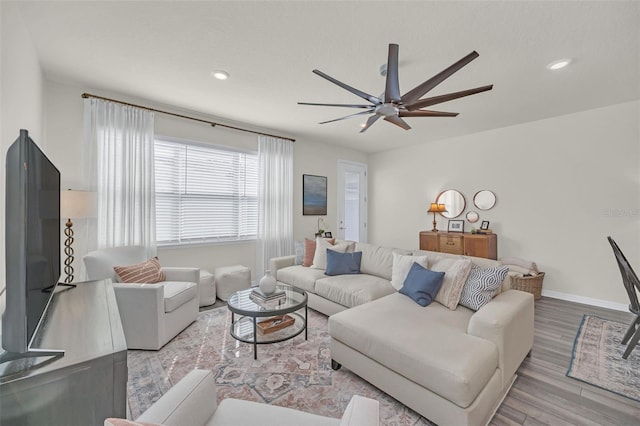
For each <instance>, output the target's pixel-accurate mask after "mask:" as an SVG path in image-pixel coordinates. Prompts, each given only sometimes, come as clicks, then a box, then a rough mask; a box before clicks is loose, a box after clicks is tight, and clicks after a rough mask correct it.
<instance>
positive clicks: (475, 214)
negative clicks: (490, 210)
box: [467, 212, 480, 223]
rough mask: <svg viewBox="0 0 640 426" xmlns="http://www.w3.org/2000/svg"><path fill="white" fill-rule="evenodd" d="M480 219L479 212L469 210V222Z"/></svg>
mask: <svg viewBox="0 0 640 426" xmlns="http://www.w3.org/2000/svg"><path fill="white" fill-rule="evenodd" d="M479 219H480V215H479V214H478V212H467V222H469V223H476V222H477V221H478V220H479Z"/></svg>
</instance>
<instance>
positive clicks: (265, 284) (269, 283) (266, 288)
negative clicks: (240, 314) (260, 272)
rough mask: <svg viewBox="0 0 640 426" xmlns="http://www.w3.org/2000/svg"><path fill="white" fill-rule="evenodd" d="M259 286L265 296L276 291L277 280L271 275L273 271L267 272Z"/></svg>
mask: <svg viewBox="0 0 640 426" xmlns="http://www.w3.org/2000/svg"><path fill="white" fill-rule="evenodd" d="M259 286H260V290H262V292H263V293H264V294H271V293H273V292H274V291H276V279H275V278H274V277H273V275H271V271H265V274H264V277H262V278H260V284H259Z"/></svg>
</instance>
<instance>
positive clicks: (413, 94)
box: [402, 50, 480, 105]
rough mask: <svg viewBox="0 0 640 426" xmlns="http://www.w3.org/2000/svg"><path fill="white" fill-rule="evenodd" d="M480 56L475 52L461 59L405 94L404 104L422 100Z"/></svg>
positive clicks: (403, 97)
mask: <svg viewBox="0 0 640 426" xmlns="http://www.w3.org/2000/svg"><path fill="white" fill-rule="evenodd" d="M478 56H480V55H479V54H478V52H476V51H475V50H474V51H473V52H471V53H469V54H468V55H467V56H465V57H464V58H462V59H460V60H459V61H458V62H456V63H455V64H453V65H450V66H449V67H447V68H445V69H444V70H442V71H440V72H439V73H438V74H436V75H434V76H433V77H431V78H430V79H429V80H427V81H425V82H424V83H422V84H420V85H419V86H416V87H415V88H413V89H411V90H410V91H408V92H407V93H405V94H404V95H403V96H402V102H404V104H405V105H410V104H413V103H414V102H416V101H417V100H418V99H420V98H421V97H422V96H423V95H424V94H425V93H427V92H428V91H429V90H431V89H433V88H434V87H436V86H437V85H438V84H440V83H442V82H443V81H444V80H446V79H447V78H449V77H450V76H451V75H452V74H453V73H455V72H456V71H458V70H459V69H460V68H462V67H464V66H465V65H467V64H468V63H469V62H471V61H473V60H474V59H475V58H477V57H478Z"/></svg>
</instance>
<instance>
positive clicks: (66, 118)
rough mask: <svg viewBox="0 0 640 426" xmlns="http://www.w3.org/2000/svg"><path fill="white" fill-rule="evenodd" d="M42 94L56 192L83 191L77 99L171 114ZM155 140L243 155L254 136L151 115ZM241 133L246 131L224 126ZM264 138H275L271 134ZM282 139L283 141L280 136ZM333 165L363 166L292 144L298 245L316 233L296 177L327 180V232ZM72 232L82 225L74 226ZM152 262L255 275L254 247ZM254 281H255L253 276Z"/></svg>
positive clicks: (54, 91)
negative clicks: (58, 184)
mask: <svg viewBox="0 0 640 426" xmlns="http://www.w3.org/2000/svg"><path fill="white" fill-rule="evenodd" d="M45 92H46V100H47V102H46V122H45V127H46V138H47V140H48V144H49V146H50V147H51V149H50V150H49V152H50V157H51V160H52V161H53V162H54V163H55V164H56V165H57V166H58V167H59V168H60V170H61V172H62V178H61V180H62V188H72V189H84V188H86V184H85V183H84V171H83V167H82V164H83V161H84V150H83V146H82V119H83V115H82V114H83V100H82V99H81V98H80V95H81V94H82V93H83V92H89V93H93V94H96V95H101V96H106V97H110V98H114V99H119V100H123V101H127V102H133V103H137V104H140V105H145V106H150V107H155V108H158V109H163V110H171V107H167V106H166V105H157V104H153V103H152V102H149V101H145V100H140V99H135V98H132V97H130V96H126V95H122V94H117V93H105V92H103V91H102V92H101V91H97V90H93V89H91V88H80V87H74V86H68V85H63V84H59V83H54V82H50V81H47V82H46V84H45ZM174 111H175V112H179V113H183V114H186V115H191V116H197V117H198V118H204V119H208V120H212V121H216V122H223V123H224V120H222V119H220V118H217V117H207V116H204V115H202V114H197V113H193V112H188V111H179V110H174ZM155 122H156V134H158V135H163V136H171V137H177V138H182V139H191V140H196V141H201V142H211V143H217V144H223V145H228V146H235V147H239V148H244V149H253V150H257V136H256V135H254V134H250V133H245V132H238V131H234V130H229V129H225V128H223V127H216V128H212V127H211V126H210V125H208V124H204V123H198V122H194V121H188V120H184V119H180V118H176V117H171V116H168V115H164V114H156V115H155ZM230 124H232V125H236V126H239V127H244V128H247V127H249V126H247V125H241V124H240V125H239V124H238V123H230ZM268 133H277V132H275V131H273V130H270V131H268ZM283 136H287V135H283ZM339 159H345V160H351V161H359V162H366V155H365V154H363V153H360V152H356V151H353V150H349V149H344V148H340V147H336V146H332V145H327V144H323V143H319V142H312V141H305V140H298V141H296V142H295V144H294V179H295V180H294V197H295V198H294V237H295V238H296V239H303V238H305V237H310V238H312V237H313V233H314V231H315V229H316V228H315V227H316V218H317V217H316V216H304V217H303V216H302V174H317V175H323V176H327V177H328V186H329V187H328V215H327V219H326V223H327V225H328V230H332V229H335V228H336V226H335V223H336V216H337V215H336V210H337V206H336V185H337V178H336V176H337V162H338V160H339ZM75 223H76V224H75V225H74V228H76V227H81V226H82V223H78V221H76V222H75ZM80 233H81V231H76V237H77V238H76V241H75V243H74V247H75V250H76V262H75V263H74V265H75V268H76V271H78V270H82V265H81V258H82V254H83V253H84V252H85V250H84V245H85V243H84V242H83V239H82V237H81V236H80V235H79V234H80ZM158 256H159V258H160V261H161V262H162V264H163V265H166V266H187V265H190V266H196V267H199V268H202V269H207V270H209V271H211V272H213V270H214V269H215V268H216V267H218V266H227V265H232V264H237V263H240V264H243V265H246V266H248V267H249V268H251V270H252V276H254V275H255V272H254V271H255V262H256V244H255V242H247V243H237V244H226V245H207V246H192V247H177V248H176V247H173V248H161V249H159V250H158ZM254 278H255V276H254Z"/></svg>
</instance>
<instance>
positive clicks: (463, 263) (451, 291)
mask: <svg viewBox="0 0 640 426" xmlns="http://www.w3.org/2000/svg"><path fill="white" fill-rule="evenodd" d="M471 265H472V263H471V260H469V259H466V258H462V259H455V258H443V259H439V260H437V261H436V262H434V263H433V265H430V267H429V269H431V270H432V271H436V272H444V273H445V274H444V280H443V281H442V287H440V291H439V292H438V294H437V295H436V299H435V300H436V302H438V303H440V304H441V305H444V306H446V307H447V308H449V309H451V310H452V311H454V310H455V309H456V307H457V306H458V302H459V301H460V295H461V294H462V288H463V287H464V283H465V282H466V281H467V277H468V276H469V272H470V271H471Z"/></svg>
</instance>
